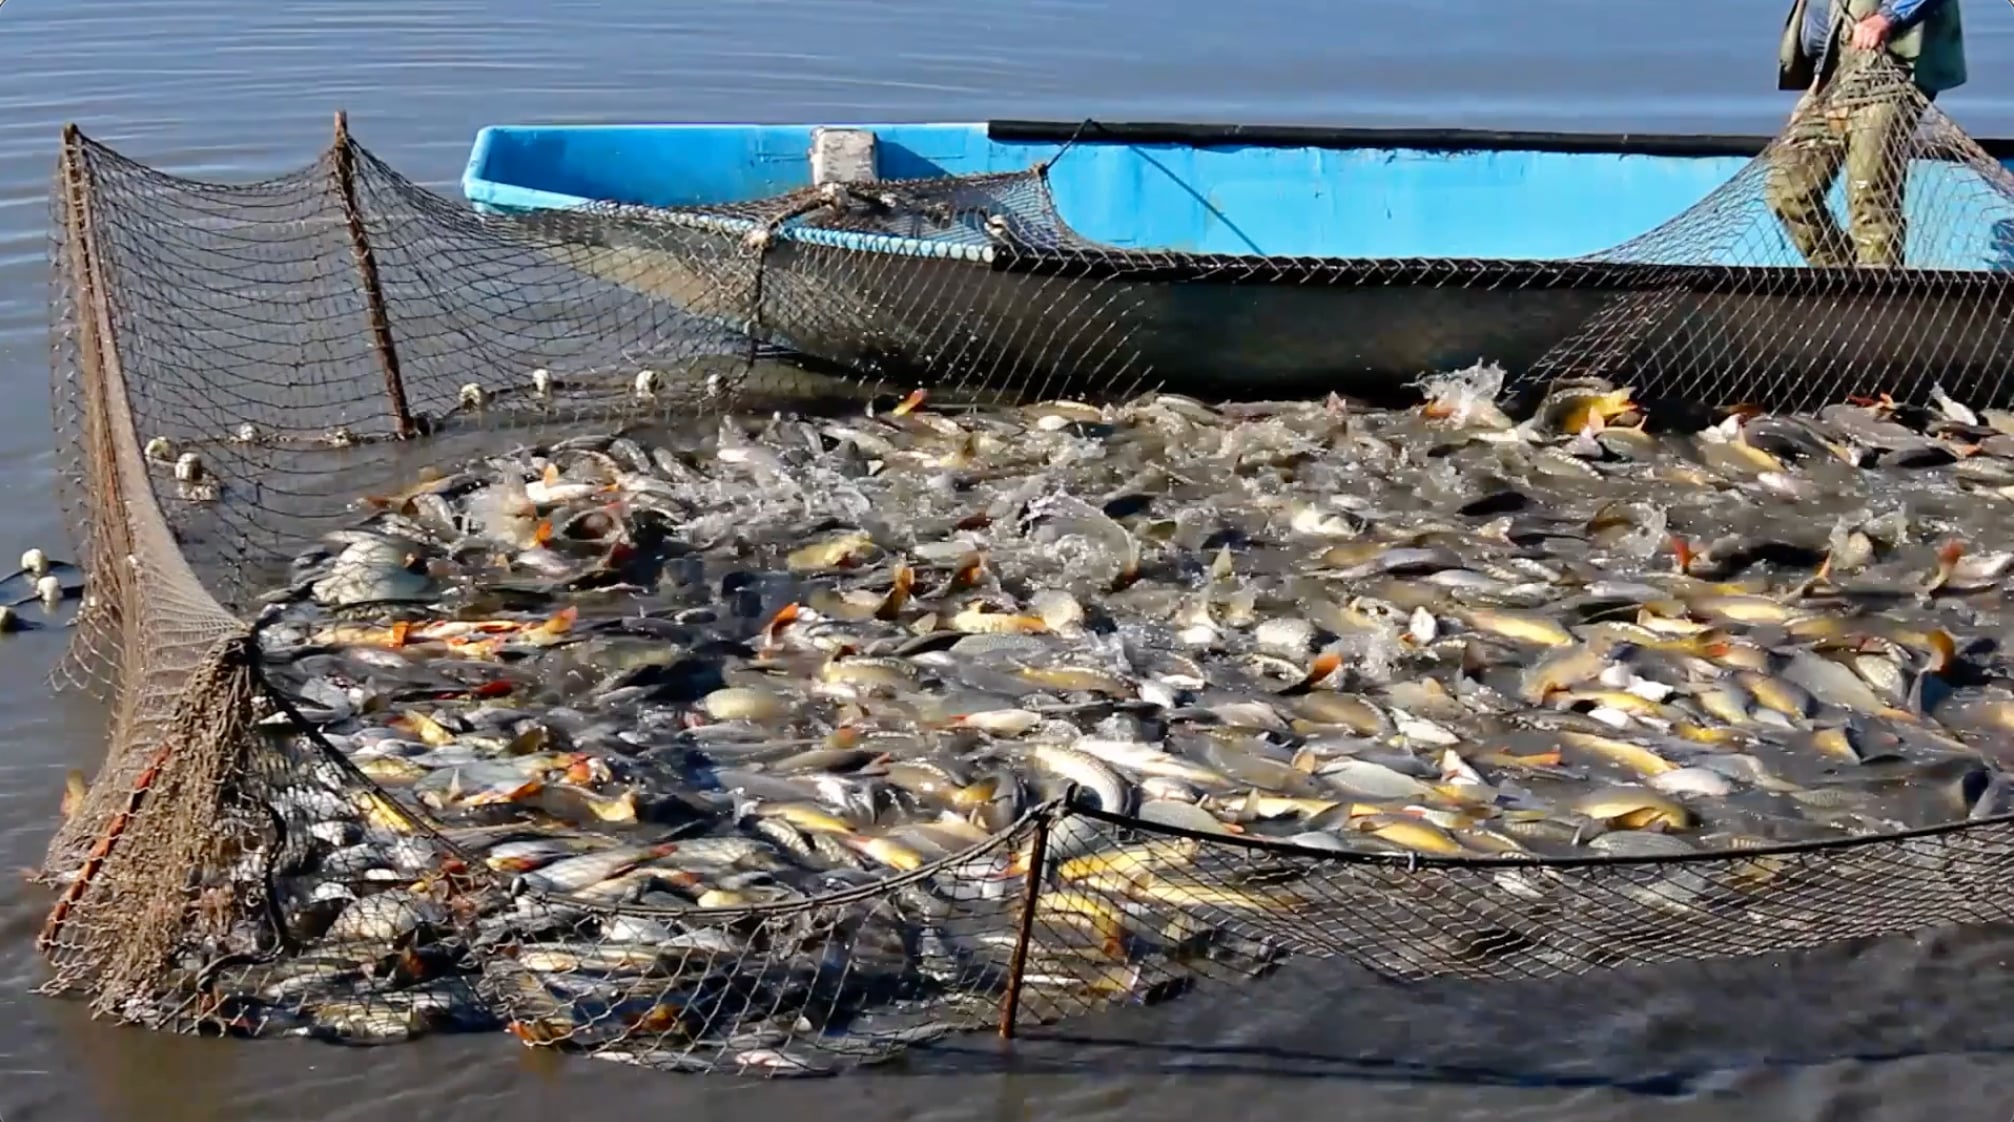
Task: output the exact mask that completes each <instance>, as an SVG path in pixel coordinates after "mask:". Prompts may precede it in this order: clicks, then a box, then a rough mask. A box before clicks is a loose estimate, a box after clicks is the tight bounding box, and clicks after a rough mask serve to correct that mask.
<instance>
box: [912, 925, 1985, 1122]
mask: <svg viewBox="0 0 2014 1122" xmlns="http://www.w3.org/2000/svg"><path fill="white" fill-rule="evenodd" d="M2010 954H2014V930H2008V929H1971V930H1964V931H1944V932H1937V933H1926V934H1924V935H1922V936H1920V937H1916V938H1900V939H1888V940H1878V941H1867V942H1861V943H1847V944H1841V945H1838V946H1835V947H1830V948H1825V949H1821V950H1818V951H1811V952H1804V953H1800V954H1793V955H1784V956H1765V957H1757V958H1752V959H1736V960H1723V961H1719V962H1713V963H1687V964H1676V965H1667V966H1657V967H1646V968H1625V969H1619V970H1615V971H1609V972H1602V973H1595V974H1590V975H1586V976H1583V977H1578V978H1569V979H1560V980H1544V981H1540V980H1530V979H1527V980H1516V981H1500V982H1487V983H1482V982H1475V981H1465V980H1456V979H1448V980H1434V981H1427V982H1420V983H1412V984H1399V983H1393V982H1388V981H1384V980H1382V979H1379V978H1377V977H1376V976H1374V975H1371V974H1370V973H1368V972H1365V971H1362V970H1359V969H1357V968H1354V967H1344V966H1341V965H1340V964H1316V963H1303V964H1298V965H1296V966H1292V967H1289V968H1288V969H1287V970H1285V971H1283V972H1282V973H1281V974H1280V975H1279V976H1277V977H1275V978H1273V979H1270V980H1268V981H1265V982H1261V983H1257V984H1253V985H1248V986H1244V987H1241V988H1239V989H1236V990H1232V991H1228V992H1227V991H1225V990H1221V989H1216V987H1214V986H1213V987H1211V988H1212V989H1213V990H1214V991H1215V992H1214V993H1212V994H1211V995H1210V996H1209V997H1208V998H1207V999H1205V1000H1206V1001H1207V1003H1208V1005H1209V1008H1208V1010H1207V1014H1206V1015H1207V1017H1208V1020H1207V1021H1204V1020H1202V1019H1201V1018H1200V1017H1199V1014H1204V1013H1205V1010H1203V1009H1200V1008H1194V1007H1189V1005H1190V1002H1191V1001H1192V1000H1194V998H1195V997H1199V996H1201V995H1193V996H1192V997H1191V998H1185V999H1182V1000H1181V1001H1178V1002H1175V1003H1172V1004H1170V1005H1167V1006H1163V1007H1160V1008H1157V1009H1138V1008H1132V1009H1122V1010H1116V1011H1112V1012H1109V1013H1106V1014H1102V1015H1099V1016H1096V1017H1093V1018H1088V1019H1085V1020H1082V1021H1077V1022H1074V1023H1073V1022H1065V1023H1062V1024H1058V1025H1054V1026H1051V1027H1048V1028H1030V1029H1024V1030H1023V1033H1022V1036H1021V1038H1020V1039H1019V1040H1017V1041H1015V1042H1012V1043H1006V1042H1000V1041H996V1040H992V1039H988V1038H982V1037H976V1036H975V1037H966V1038H956V1039H953V1040H951V1041H947V1042H943V1043H940V1044H938V1045H935V1046H932V1047H931V1048H929V1049H927V1050H917V1051H914V1052H912V1053H910V1054H909V1055H908V1056H907V1057H904V1058H903V1059H901V1060H899V1061H897V1062H895V1063H892V1064H890V1065H888V1066H887V1067H886V1068H885V1069H883V1070H884V1071H885V1072H886V1073H887V1074H891V1075H893V1074H901V1075H929V1076H938V1075H947V1074H968V1075H969V1074H1001V1075H1008V1074H1011V1075H1018V1076H1028V1077H1059V1076H1060V1077H1072V1076H1079V1077H1081V1076H1103V1077H1110V1076H1116V1075H1181V1076H1184V1077H1190V1078H1194V1077H1204V1078H1209V1077H1252V1076H1258V1077H1263V1078H1266V1079H1283V1080H1305V1081H1313V1082H1335V1083H1339V1084H1340V1083H1364V1084H1391V1085H1420V1084H1438V1085H1444V1086H1456V1087H1461V1086H1466V1087H1492V1086H1494V1087H1520V1088H1538V1087H1550V1088H1557V1089H1567V1090H1571V1089H1587V1088H1597V1089H1604V1090H1608V1091H1612V1092H1620V1093H1624V1094H1628V1095H1636V1096H1644V1097H1648V1098H1670V1097H1683V1096H1692V1095H1699V1094H1710V1093H1712V1092H1713V1091H1714V1090H1715V1088H1716V1087H1718V1086H1720V1085H1722V1084H1724V1083H1725V1082H1726V1080H1727V1077H1728V1075H1729V1074H1730V1073H1733V1072H1756V1071H1769V1070H1777V1071H1787V1070H1790V1069H1796V1068H1809V1067H1820V1066H1824V1065H1829V1064H1837V1063H1841V1062H1858V1063H1876V1062H1887V1061H1896V1060H1906V1059H1913V1058H1920V1057H1929V1056H2007V1055H2014V1019H2010V1018H2008V1017H2007V1016H2006V1010H2008V1009H2009V1008H2014V972H2010V971H2008V970H2007V968H2006V967H2007V959H2008V956H2009V955H2010ZM1198 1004H1201V1003H1200V1002H1199V1003H1198Z"/></svg>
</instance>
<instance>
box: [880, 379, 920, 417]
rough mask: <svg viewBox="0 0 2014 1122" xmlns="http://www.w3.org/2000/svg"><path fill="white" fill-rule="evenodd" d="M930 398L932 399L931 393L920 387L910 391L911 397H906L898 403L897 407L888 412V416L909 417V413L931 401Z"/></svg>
mask: <svg viewBox="0 0 2014 1122" xmlns="http://www.w3.org/2000/svg"><path fill="white" fill-rule="evenodd" d="M929 397H930V391H929V390H926V389H924V388H923V387H921V386H918V387H917V388H915V389H913V390H910V391H909V395H908V396H907V397H904V398H903V399H902V400H901V401H899V402H897V403H896V405H895V407H894V408H893V409H890V410H889V411H888V415H889V416H891V417H905V416H908V415H909V413H910V412H912V411H913V410H915V409H916V407H917V406H919V405H922V404H923V403H924V402H925V401H927V400H929Z"/></svg>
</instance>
